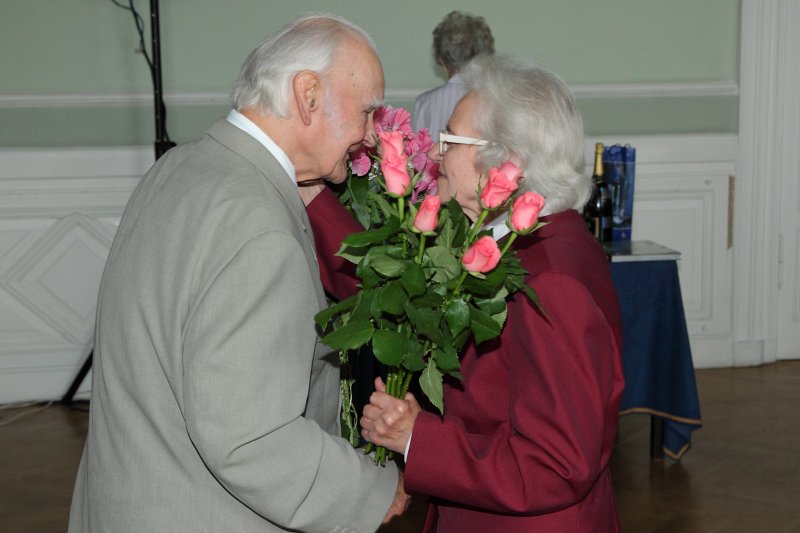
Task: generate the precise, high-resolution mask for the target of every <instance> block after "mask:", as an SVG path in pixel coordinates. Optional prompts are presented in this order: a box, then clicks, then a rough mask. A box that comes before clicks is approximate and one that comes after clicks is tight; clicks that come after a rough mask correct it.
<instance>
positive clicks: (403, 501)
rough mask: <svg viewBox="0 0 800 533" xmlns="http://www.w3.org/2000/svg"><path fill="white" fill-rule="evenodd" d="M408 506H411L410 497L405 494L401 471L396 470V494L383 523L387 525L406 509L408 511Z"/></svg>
mask: <svg viewBox="0 0 800 533" xmlns="http://www.w3.org/2000/svg"><path fill="white" fill-rule="evenodd" d="M410 504H411V495H410V494H408V493H407V492H406V489H405V487H404V486H403V471H402V470H400V469H399V468H398V469H397V492H395V494H394V500H393V501H392V505H390V506H389V510H388V511H387V512H386V516H385V517H384V518H383V523H384V524H388V523H389V522H390V521H391V520H392V519H393V518H396V517H398V516H400V515H402V514H403V513H405V512H406V509H408V506H409V505H410Z"/></svg>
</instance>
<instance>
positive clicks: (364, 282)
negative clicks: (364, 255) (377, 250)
mask: <svg viewBox="0 0 800 533" xmlns="http://www.w3.org/2000/svg"><path fill="white" fill-rule="evenodd" d="M356 275H357V276H358V277H359V278H361V287H362V288H364V289H372V288H374V287H376V286H378V285H380V284H381V282H383V278H382V277H381V276H380V275H379V274H378V273H377V272H375V270H374V269H373V268H372V267H371V266H369V264H364V263H362V264H361V265H359V266H358V268H357V269H356Z"/></svg>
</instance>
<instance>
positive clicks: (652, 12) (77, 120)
mask: <svg viewBox="0 0 800 533" xmlns="http://www.w3.org/2000/svg"><path fill="white" fill-rule="evenodd" d="M119 1H121V2H122V3H125V0H119ZM135 5H136V7H137V9H139V10H140V12H141V14H142V15H143V16H144V18H145V22H146V23H147V22H149V2H146V1H144V0H136V2H135ZM453 9H460V10H463V11H467V12H471V13H474V14H480V15H483V16H484V17H485V18H486V19H487V21H488V22H489V24H490V26H491V27H492V31H493V33H494V35H495V39H496V48H497V51H498V52H500V53H510V54H517V55H527V56H530V57H534V58H536V59H537V60H539V61H540V62H542V63H544V64H545V65H547V66H548V67H550V68H551V69H552V70H554V71H556V72H558V73H559V74H560V75H561V76H562V77H563V78H564V79H565V80H566V81H567V83H568V84H570V85H571V86H573V87H574V88H575V89H576V92H577V93H578V102H579V105H580V107H581V110H582V112H583V114H584V119H585V122H586V131H587V133H589V134H626V133H628V134H648V133H654V134H656V133H729V132H735V131H736V128H737V116H736V113H737V107H738V98H737V96H736V94H735V91H734V92H733V94H731V91H729V90H728V91H726V90H721V91H719V92H717V93H715V92H714V91H713V90H712V91H711V92H710V93H709V91H708V90H706V91H705V92H701V91H698V94H692V87H701V88H704V87H707V84H709V83H711V84H713V83H720V82H723V83H724V82H727V83H728V85H727V86H728V87H730V86H731V84H732V83H733V82H735V80H737V78H738V74H737V63H738V55H737V53H738V35H739V29H738V28H739V7H738V0H699V1H698V0H670V1H664V0H606V1H599V0H515V1H509V0H495V1H494V2H485V1H477V0H460V1H455V0H428V1H426V2H423V1H420V0H406V1H404V2H382V1H380V0H372V1H366V0H328V1H324V0H294V1H292V2H284V1H282V2H278V1H275V0H272V1H270V0H226V1H225V2H223V1H220V0H163V1H162V2H161V36H162V63H163V67H164V74H163V81H164V92H165V94H166V96H167V104H168V117H169V119H168V127H169V132H170V135H171V137H172V138H173V140H176V141H179V142H182V141H186V140H189V139H191V138H194V137H196V136H198V135H200V134H202V132H203V131H204V130H205V129H206V127H207V126H208V125H209V124H210V123H211V122H212V121H213V120H215V119H216V118H218V117H220V116H222V115H224V113H225V112H226V111H227V108H228V106H227V103H226V101H225V99H224V96H225V95H226V94H227V93H228V91H229V89H230V87H231V83H232V81H233V79H234V78H235V76H236V74H237V72H238V70H239V67H240V65H241V63H242V60H243V59H244V57H245V56H246V55H247V53H249V51H250V50H251V49H252V48H253V46H254V45H255V44H256V43H257V42H258V41H260V40H261V39H262V38H263V37H264V36H265V35H267V34H269V33H270V32H272V31H273V30H275V29H277V28H278V27H280V26H281V25H283V24H284V23H285V22H287V21H289V20H291V19H292V18H294V17H295V16H297V15H298V14H301V13H304V12H307V11H312V10H324V11H330V12H335V13H339V14H341V15H344V16H345V17H347V18H349V19H351V20H353V21H354V22H356V23H358V24H360V25H361V26H362V27H364V28H365V29H366V30H367V31H368V32H369V33H370V34H371V35H372V36H373V37H374V38H375V41H376V42H377V44H378V48H379V51H380V54H381V57H382V60H383V63H384V68H385V70H386V90H387V96H388V97H389V98H388V100H389V103H392V104H395V105H406V106H407V105H409V104H410V103H411V102H412V101H413V95H414V94H416V93H418V92H420V91H422V90H425V89H428V88H430V87H433V86H435V85H439V84H441V83H442V82H443V78H442V76H441V73H440V72H438V71H437V69H436V68H435V65H434V63H433V60H432V58H431V54H430V41H431V31H432V29H433V27H434V26H435V25H436V24H437V23H438V21H439V20H440V19H441V18H442V17H443V16H444V15H445V14H446V13H448V12H449V11H451V10H453ZM149 35H150V34H149V27H147V28H146V38H147V45H148V47H149V44H150V43H149ZM137 47H138V36H137V34H136V31H135V28H134V23H133V17H132V16H131V14H130V12H129V11H127V10H124V9H121V8H119V7H117V6H115V5H114V4H113V3H112V2H111V0H60V1H59V0H26V1H24V2H21V1H12V0H0V146H5V147H20V146H108V145H140V144H149V143H151V142H152V138H153V129H154V126H153V118H152V105H151V104H150V95H151V92H152V86H151V83H150V77H149V73H148V70H147V68H146V64H145V61H144V58H143V56H142V55H141V54H139V53H136V48H137ZM609 84H610V85H614V84H625V86H626V87H629V86H634V87H640V86H644V87H653V86H655V87H660V86H661V84H667V85H666V87H674V86H675V84H680V85H681V86H685V87H688V89H685V90H683V91H681V92H680V93H679V94H673V93H670V92H669V91H667V93H666V94H662V95H660V96H647V95H646V94H644V95H641V94H638V93H636V92H635V91H634V92H633V93H631V92H623V93H620V94H616V95H611V96H603V95H599V94H598V93H596V92H593V91H592V87H593V86H596V85H609ZM703 84H705V85H703ZM582 89H583V90H582Z"/></svg>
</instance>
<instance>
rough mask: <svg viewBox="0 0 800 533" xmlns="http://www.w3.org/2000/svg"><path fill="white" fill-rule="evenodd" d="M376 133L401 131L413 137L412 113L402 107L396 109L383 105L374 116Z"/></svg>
mask: <svg viewBox="0 0 800 533" xmlns="http://www.w3.org/2000/svg"><path fill="white" fill-rule="evenodd" d="M372 120H373V122H374V123H375V132H376V133H380V132H381V131H401V132H402V133H403V135H404V136H405V135H411V113H409V112H408V111H407V110H405V109H403V108H402V107H398V108H394V107H392V106H388V105H382V106H380V107H379V108H378V109H376V110H375V114H373V115H372Z"/></svg>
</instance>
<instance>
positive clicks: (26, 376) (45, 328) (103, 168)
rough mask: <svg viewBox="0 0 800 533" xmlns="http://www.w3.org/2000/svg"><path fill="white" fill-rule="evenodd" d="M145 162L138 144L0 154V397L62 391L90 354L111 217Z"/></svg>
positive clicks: (147, 156) (146, 154) (147, 154)
mask: <svg viewBox="0 0 800 533" xmlns="http://www.w3.org/2000/svg"><path fill="white" fill-rule="evenodd" d="M152 161H153V155H152V150H151V149H145V148H113V149H85V150H81V149H60V150H52V149H51V150H40V149H30V150H0V403H7V402H14V401H24V400H40V399H56V398H60V397H61V396H63V394H64V393H65V392H66V390H67V388H68V386H69V384H70V383H71V382H72V380H73V379H74V377H75V375H76V373H77V371H78V368H79V367H80V366H81V364H82V363H83V361H84V360H85V358H86V356H87V354H88V353H89V351H90V350H91V346H92V332H93V328H94V316H95V306H96V301H97V288H98V285H99V282H100V277H101V275H102V272H103V267H104V265H105V260H106V256H107V255H108V250H109V248H110V246H111V241H112V240H113V238H114V233H115V232H116V227H117V223H118V221H119V217H120V216H121V214H122V210H123V209H124V207H125V203H126V202H127V200H128V197H129V196H130V193H131V191H133V188H134V187H135V186H136V184H137V183H138V181H139V178H140V177H141V175H142V174H144V172H145V171H146V170H147V168H148V167H149V166H150V165H151V164H152ZM89 385H90V382H89V378H88V377H87V379H86V380H85V381H84V383H83V386H82V388H81V390H80V391H79V392H85V391H86V390H88V388H89ZM78 396H81V394H79V395H78Z"/></svg>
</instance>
